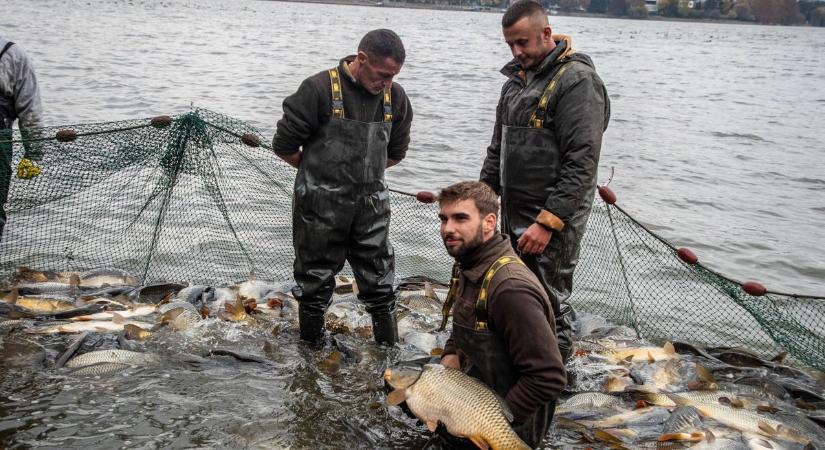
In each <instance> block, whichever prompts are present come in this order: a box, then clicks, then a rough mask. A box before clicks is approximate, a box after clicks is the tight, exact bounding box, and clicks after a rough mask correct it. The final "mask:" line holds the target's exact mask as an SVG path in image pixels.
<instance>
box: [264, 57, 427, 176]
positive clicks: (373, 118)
mask: <svg viewBox="0 0 825 450" xmlns="http://www.w3.org/2000/svg"><path fill="white" fill-rule="evenodd" d="M354 58H355V56H347V57H346V58H344V59H342V60H341V61H340V62H339V63H338V72H339V74H340V77H341V92H342V95H343V97H344V114H345V117H346V118H347V119H352V120H357V121H359V122H381V121H383V120H384V98H383V95H382V94H381V93H378V94H375V95H374V94H371V93H370V92H369V91H367V90H366V89H364V88H363V87H361V85H359V84H358V83H357V82H356V81H355V79H354V78H353V77H352V75H350V73H349V70H348V69H346V68H345V67H344V63H346V62H349V61H352V60H353V59H354ZM331 92H332V88H331V83H330V81H329V71H327V70H324V71H322V72H318V73H317V74H315V75H313V76H311V77H309V78H307V79H305V80H304V81H303V82H302V83H301V86H300V87H299V88H298V91H297V92H295V93H294V94H292V95H290V96H289V97H287V98H286V99H284V104H283V110H284V115H283V117H282V118H281V120H279V121H278V130H277V132H276V134H275V137H274V138H273V139H272V149H273V150H274V151H275V153H277V154H279V155H289V154H292V153H295V152H297V151H298V149H299V148H300V147H301V146H302V145H304V144H305V143H307V142H308V141H309V140H310V138H311V137H312V136H313V135H315V133H316V131H317V130H318V129H320V127H321V126H322V125H324V124H326V123H327V122H329V120H330V118H331V117H332V94H331ZM391 94H392V115H393V118H392V131H391V132H390V141H389V145H388V146H387V158H388V159H394V160H397V161H400V160H402V159H404V156H405V155H406V153H407V147H408V146H409V144H410V126H411V124H412V118H413V112H412V106H411V105H410V100H409V98H408V97H407V93H406V92H404V88H402V87H401V85H400V84H398V83H393V84H392V91H391Z"/></svg>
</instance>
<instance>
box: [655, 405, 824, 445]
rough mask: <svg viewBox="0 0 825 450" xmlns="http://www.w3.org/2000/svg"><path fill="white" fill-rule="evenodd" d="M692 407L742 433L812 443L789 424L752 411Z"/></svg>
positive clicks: (716, 407)
mask: <svg viewBox="0 0 825 450" xmlns="http://www.w3.org/2000/svg"><path fill="white" fill-rule="evenodd" d="M671 397H672V398H673V399H674V400H676V401H677V403H685V402H686V401H687V400H685V399H682V398H680V396H677V395H671ZM691 406H694V407H695V408H696V409H697V410H698V411H699V412H700V413H701V414H702V415H703V416H705V417H710V418H711V419H713V420H716V421H717V422H720V423H722V424H724V425H727V426H729V427H731V428H735V429H737V430H740V431H750V432H753V433H759V434H763V435H766V436H776V437H779V438H781V439H786V440H789V441H793V442H798V443H801V444H809V443H810V442H811V439H810V438H809V437H807V436H805V435H804V434H802V433H800V432H799V431H798V430H796V429H795V428H793V427H791V426H789V425H788V424H787V423H784V422H780V421H778V420H774V419H771V418H768V417H765V416H761V415H759V414H757V413H754V412H751V411H745V410H742V409H737V408H730V407H727V406H722V405H713V404H707V403H695V404H692V405H691ZM765 426H767V427H770V428H771V429H772V430H774V431H775V434H774V433H769V432H767V431H766V429H765Z"/></svg>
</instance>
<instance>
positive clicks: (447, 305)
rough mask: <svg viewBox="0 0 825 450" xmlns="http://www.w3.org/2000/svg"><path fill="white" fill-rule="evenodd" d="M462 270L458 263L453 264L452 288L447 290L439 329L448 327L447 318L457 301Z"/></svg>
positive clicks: (442, 329)
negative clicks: (459, 275)
mask: <svg viewBox="0 0 825 450" xmlns="http://www.w3.org/2000/svg"><path fill="white" fill-rule="evenodd" d="M460 272H461V267H460V266H459V265H458V263H455V264H453V274H452V276H451V277H450V290H449V291H447V298H446V299H445V300H444V306H442V307H441V314H442V317H441V326H439V327H438V331H444V329H445V328H447V320H449V318H450V310H451V309H452V308H453V303H455V296H456V291H457V290H458V274H459V273H460Z"/></svg>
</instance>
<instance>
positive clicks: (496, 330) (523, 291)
mask: <svg viewBox="0 0 825 450" xmlns="http://www.w3.org/2000/svg"><path fill="white" fill-rule="evenodd" d="M504 255H513V256H514V255H515V253H514V252H513V249H512V247H511V246H510V242H509V238H508V237H507V236H505V235H502V234H497V235H495V236H493V237H492V238H491V239H490V240H488V241H487V242H485V243H484V244H482V245H481V246H480V247H479V248H478V249H476V250H474V251H472V252H471V254H469V255H467V256H466V257H464V258H462V259H461V260H460V261H459V264H460V266H461V272H460V275H459V279H458V289H457V293H456V300H455V304H454V306H453V335H452V336H451V337H450V339H449V340H448V341H447V344H446V346H445V350H444V353H445V354H453V353H455V354H458V356H459V358H460V360H461V367H462V369H463V370H465V371H467V373H468V374H469V375H472V376H476V377H477V378H483V375H480V374H478V373H475V372H474V370H473V369H472V366H473V365H475V364H479V365H480V364H481V361H475V362H474V361H472V359H471V357H470V356H469V354H472V353H473V352H471V351H469V349H462V348H461V342H460V340H459V339H456V338H455V337H456V333H457V332H458V330H457V329H458V328H463V329H465V330H473V329H474V328H475V323H476V300H477V299H478V294H479V290H480V288H481V283H482V278H483V276H484V274H485V272H486V271H487V269H488V268H489V267H490V266H491V265H492V264H493V263H494V262H495V261H496V260H497V259H498V258H500V257H501V256H504ZM487 311H488V319H487V321H488V330H489V332H490V333H492V334H494V335H495V338H496V339H497V340H498V341H500V342H501V343H502V344H503V345H502V347H501V348H504V349H506V352H507V354H508V355H507V358H506V359H508V360H509V367H506V368H505V367H501V368H497V369H496V370H499V369H500V370H502V371H508V372H510V374H509V375H507V377H508V378H512V380H511V381H512V385H510V386H490V387H491V388H492V389H494V390H495V391H496V392H497V393H498V394H499V395H501V397H502V398H504V400H505V402H506V403H507V406H508V407H509V408H510V410H511V411H512V412H513V415H514V417H515V422H516V424H518V423H521V422H524V421H526V420H528V419H530V416H532V415H534V414H535V413H537V411H539V410H540V409H544V410H547V408H548V406H549V408H550V409H549V412H550V418H552V407H553V405H554V404H555V400H556V399H557V398H558V396H559V394H560V393H561V391H562V389H564V386H565V384H566V382H567V378H566V375H565V369H564V364H563V363H562V358H561V354H560V353H559V348H558V344H557V343H556V331H555V318H554V317H553V308H552V307H551V306H550V301H549V300H548V298H547V294H546V293H545V291H544V289H543V288H542V286H541V284H540V283H539V282H538V280H537V279H536V276H535V275H534V274H533V273H532V272H531V271H530V269H528V268H527V267H526V266H523V265H521V264H517V263H511V264H508V265H506V266H504V267H502V268H501V269H499V271H498V272H496V275H495V277H494V278H493V279H492V281H491V283H490V287H489V290H488V307H487ZM489 350H490V351H493V350H495V349H489ZM481 381H483V382H485V383H486V384H488V386H489V385H490V383H489V382H488V380H485V379H481ZM547 425H549V422H548V423H547ZM545 430H546V429H545ZM516 431H517V432H518V431H519V430H518V427H516ZM520 434H521V433H520ZM522 438H523V439H524V436H522Z"/></svg>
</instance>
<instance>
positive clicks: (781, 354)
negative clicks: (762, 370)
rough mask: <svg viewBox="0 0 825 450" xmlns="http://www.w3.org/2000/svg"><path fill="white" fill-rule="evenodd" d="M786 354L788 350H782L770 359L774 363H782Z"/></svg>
mask: <svg viewBox="0 0 825 450" xmlns="http://www.w3.org/2000/svg"><path fill="white" fill-rule="evenodd" d="M786 356H788V352H785V351H782V352H779V353H777V354H776V356H774V357H773V358H771V361H773V362H776V363H782V362H784V361H785V357H786Z"/></svg>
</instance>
